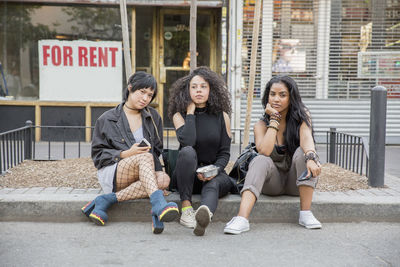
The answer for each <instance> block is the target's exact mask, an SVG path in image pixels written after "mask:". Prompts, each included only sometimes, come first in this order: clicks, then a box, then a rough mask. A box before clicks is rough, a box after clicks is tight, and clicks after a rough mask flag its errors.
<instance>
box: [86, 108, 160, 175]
mask: <svg viewBox="0 0 400 267" xmlns="http://www.w3.org/2000/svg"><path fill="white" fill-rule="evenodd" d="M123 104H124V103H121V104H119V105H118V106H117V107H115V108H113V109H111V110H108V111H106V112H104V113H103V115H101V116H100V117H99V118H98V119H97V121H96V126H95V129H94V132H93V140H92V159H93V163H94V166H95V167H96V168H97V169H101V168H102V167H105V166H109V165H112V164H114V163H117V162H119V161H120V160H121V158H120V154H121V151H123V150H128V149H129V148H130V147H131V146H132V145H133V144H134V143H136V142H135V139H134V137H133V134H132V131H131V130H130V128H129V123H128V119H127V118H126V115H125V113H124V111H123V110H122V106H123ZM141 114H142V126H143V136H144V138H146V139H147V140H148V141H149V142H150V144H151V150H150V153H152V154H153V157H154V166H155V170H156V171H161V170H162V166H161V163H160V160H159V156H160V154H161V152H162V149H163V143H162V137H163V127H162V121H161V117H160V115H159V114H158V112H157V111H156V110H155V109H154V108H152V107H147V108H146V109H143V110H142V111H141ZM151 117H153V120H154V123H155V125H156V127H157V129H155V128H154V125H153V122H152V120H151ZM156 131H158V135H159V136H160V139H161V140H160V139H159V138H158V136H157V133H156Z"/></svg>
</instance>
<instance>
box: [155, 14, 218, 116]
mask: <svg viewBox="0 0 400 267" xmlns="http://www.w3.org/2000/svg"><path fill="white" fill-rule="evenodd" d="M217 11H218V10H216V9H200V10H198V14H206V15H210V31H211V32H210V34H211V36H210V69H211V70H213V71H216V72H217V69H216V68H217V46H218V44H217V39H218V37H217V35H218V29H217V28H216V25H218V23H217V21H216V18H217ZM165 14H169V15H170V14H178V15H182V14H187V15H190V9H178V10H176V9H172V8H168V7H167V8H166V7H159V8H155V9H154V13H153V34H152V35H153V38H152V39H153V47H152V71H153V75H154V77H156V80H157V83H158V89H159V90H158V94H157V99H156V103H157V110H158V112H159V113H160V115H161V118H164V114H163V110H164V103H163V98H164V85H165V82H166V71H167V70H182V71H183V70H185V71H187V69H184V68H183V67H177V66H173V67H165V66H164V32H163V29H164V15H165Z"/></svg>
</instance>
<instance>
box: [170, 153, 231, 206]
mask: <svg viewBox="0 0 400 267" xmlns="http://www.w3.org/2000/svg"><path fill="white" fill-rule="evenodd" d="M197 165H198V164H197V154H196V151H195V150H194V149H193V147H191V146H187V147H184V148H182V149H181V150H180V151H179V154H178V159H177V161H176V166H175V173H174V176H175V177H174V178H176V181H177V187H178V191H179V195H180V197H181V201H184V200H189V201H192V194H199V193H201V205H206V206H207V207H208V208H209V209H210V211H211V212H212V213H214V212H215V210H216V209H217V205H218V198H221V197H224V196H226V195H227V194H228V193H229V192H231V191H233V190H234V183H233V182H232V180H231V178H230V177H229V176H228V175H227V174H226V173H225V172H224V171H222V172H220V173H219V174H218V175H217V176H215V177H214V178H213V179H212V180H211V181H207V182H202V181H200V180H199V179H198V178H197V174H196V169H197Z"/></svg>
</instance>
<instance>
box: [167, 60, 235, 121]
mask: <svg viewBox="0 0 400 267" xmlns="http://www.w3.org/2000/svg"><path fill="white" fill-rule="evenodd" d="M197 75H199V76H201V77H202V78H203V79H204V80H205V81H206V82H208V84H209V86H210V94H209V95H208V101H207V112H208V113H210V114H218V113H219V112H222V111H224V112H226V113H227V114H228V115H229V116H230V115H231V112H232V108H231V101H230V93H229V90H228V88H227V86H226V84H225V81H224V80H223V79H222V78H221V77H220V76H219V75H218V74H216V73H215V72H213V71H212V70H210V69H209V68H208V67H198V68H197V69H195V70H194V71H193V72H192V73H190V74H189V75H187V76H185V77H182V78H180V79H178V80H177V81H176V82H175V83H174V84H173V85H172V87H171V95H170V97H169V107H168V115H169V117H170V118H172V116H174V114H175V113H176V112H180V113H181V114H186V109H187V107H188V106H189V104H190V103H191V102H192V99H191V98H190V92H189V90H190V81H191V80H192V79H193V77H194V76H197Z"/></svg>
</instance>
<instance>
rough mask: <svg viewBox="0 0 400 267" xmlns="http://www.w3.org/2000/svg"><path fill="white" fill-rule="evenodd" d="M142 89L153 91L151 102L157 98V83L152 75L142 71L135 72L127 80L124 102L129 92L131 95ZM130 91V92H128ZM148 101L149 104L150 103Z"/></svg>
mask: <svg viewBox="0 0 400 267" xmlns="http://www.w3.org/2000/svg"><path fill="white" fill-rule="evenodd" d="M143 88H151V89H153V90H154V94H153V97H152V98H151V101H153V99H154V98H155V97H156V96H157V81H156V78H154V76H153V75H151V74H149V73H146V72H144V71H137V72H135V73H134V74H133V75H131V77H129V79H128V85H127V87H126V88H125V93H124V102H125V101H126V100H127V99H128V96H129V92H131V93H133V92H135V91H136V90H139V89H143ZM129 89H130V90H129ZM151 101H150V102H151Z"/></svg>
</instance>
